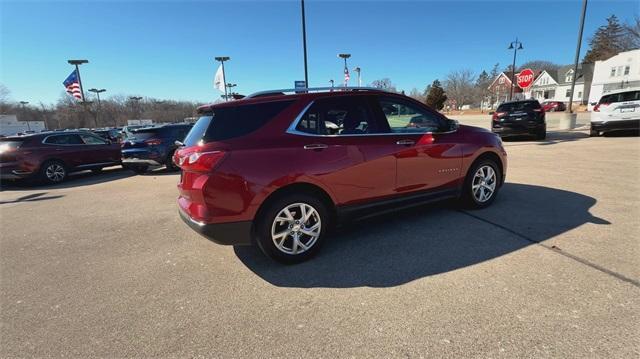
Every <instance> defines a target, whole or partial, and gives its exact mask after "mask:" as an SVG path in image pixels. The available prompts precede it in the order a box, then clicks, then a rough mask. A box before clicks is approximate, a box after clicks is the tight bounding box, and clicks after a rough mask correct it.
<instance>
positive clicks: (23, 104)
mask: <svg viewBox="0 0 640 359" xmlns="http://www.w3.org/2000/svg"><path fill="white" fill-rule="evenodd" d="M28 103H29V101H20V104H21V105H22V116H24V115H25V114H26V113H27V112H26V110H25V105H26V104H28ZM24 118H25V121H26V122H27V131H31V126H30V125H29V119H28V118H27V116H24Z"/></svg>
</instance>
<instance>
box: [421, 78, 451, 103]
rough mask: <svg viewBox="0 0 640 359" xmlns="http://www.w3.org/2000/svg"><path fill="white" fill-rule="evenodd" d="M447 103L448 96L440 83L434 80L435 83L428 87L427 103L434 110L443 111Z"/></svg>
mask: <svg viewBox="0 0 640 359" xmlns="http://www.w3.org/2000/svg"><path fill="white" fill-rule="evenodd" d="M446 101H447V95H446V94H445V92H444V89H443V88H442V85H441V84H440V81H438V80H434V81H433V83H432V84H431V85H429V86H428V87H427V99H426V100H425V103H426V104H427V106H429V107H431V108H433V109H436V110H442V109H443V108H444V103H445V102H446Z"/></svg>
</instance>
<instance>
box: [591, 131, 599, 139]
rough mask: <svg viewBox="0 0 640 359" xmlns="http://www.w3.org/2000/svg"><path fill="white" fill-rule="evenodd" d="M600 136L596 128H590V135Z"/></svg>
mask: <svg viewBox="0 0 640 359" xmlns="http://www.w3.org/2000/svg"><path fill="white" fill-rule="evenodd" d="M598 136H600V132H599V131H596V130H589V137H598Z"/></svg>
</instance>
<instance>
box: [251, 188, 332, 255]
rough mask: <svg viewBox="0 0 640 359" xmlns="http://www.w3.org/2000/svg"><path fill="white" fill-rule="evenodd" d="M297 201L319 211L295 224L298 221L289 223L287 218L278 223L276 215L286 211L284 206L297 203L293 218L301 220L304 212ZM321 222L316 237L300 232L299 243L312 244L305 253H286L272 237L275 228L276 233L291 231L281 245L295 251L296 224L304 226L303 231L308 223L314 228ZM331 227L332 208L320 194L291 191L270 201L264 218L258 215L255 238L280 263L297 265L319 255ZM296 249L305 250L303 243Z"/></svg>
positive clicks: (261, 213) (263, 213)
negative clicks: (301, 211) (305, 220)
mask: <svg viewBox="0 0 640 359" xmlns="http://www.w3.org/2000/svg"><path fill="white" fill-rule="evenodd" d="M296 204H304V205H307V206H310V207H311V208H312V209H314V210H315V213H316V214H314V215H312V216H310V217H309V219H308V220H307V222H305V223H302V224H300V223H297V224H296V223H294V221H292V222H289V223H287V222H286V221H278V222H277V223H274V222H276V216H278V214H279V213H280V212H281V211H284V209H285V208H287V207H289V206H294V209H292V210H291V211H290V213H291V214H292V216H293V219H294V220H296V219H300V217H299V216H300V215H301V213H300V211H299V210H295V205H296ZM318 217H319V218H318ZM318 223H319V224H320V229H319V235H318V236H317V238H316V239H315V240H313V238H314V237H313V236H309V235H307V234H304V233H301V232H297V234H298V235H299V236H300V237H299V238H300V240H299V243H302V244H307V245H308V244H310V247H309V248H308V249H305V250H304V251H303V252H301V253H297V254H291V253H286V252H285V251H284V250H281V249H279V248H278V246H276V243H275V242H274V241H276V240H274V239H272V236H271V231H272V227H273V229H274V231H275V232H276V233H284V232H289V233H290V234H287V235H285V236H284V238H283V239H282V240H281V242H280V244H281V246H283V247H284V248H285V249H291V250H293V248H294V237H293V234H291V233H294V234H295V231H296V228H295V227H292V226H297V227H302V228H300V230H304V229H305V228H304V225H306V224H311V226H310V227H314V225H315V224H318ZM278 227H279V228H278ZM329 228H331V223H330V216H329V211H328V209H327V206H326V204H325V203H324V202H323V201H321V200H320V199H318V198H317V197H314V196H312V195H308V194H304V193H300V194H290V195H286V196H283V197H281V198H278V199H276V200H275V201H273V202H271V203H270V204H268V207H267V208H265V210H263V211H260V218H256V223H255V240H256V243H257V244H258V246H259V247H260V249H261V250H262V252H263V253H264V254H266V255H267V256H268V257H270V258H272V259H274V260H276V261H278V262H280V263H284V264H295V263H300V262H304V261H306V260H308V259H310V258H311V257H313V256H314V255H316V253H317V252H318V251H319V250H320V247H321V246H322V244H323V242H324V238H325V236H326V234H327V232H328V231H329ZM281 238H282V237H281ZM295 248H298V249H299V250H300V249H304V247H300V246H296V247H295Z"/></svg>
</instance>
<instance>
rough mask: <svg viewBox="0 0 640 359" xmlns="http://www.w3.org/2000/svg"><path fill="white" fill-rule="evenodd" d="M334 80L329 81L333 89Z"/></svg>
mask: <svg viewBox="0 0 640 359" xmlns="http://www.w3.org/2000/svg"><path fill="white" fill-rule="evenodd" d="M333 82H334V81H333V79H331V80H329V83H331V88H333Z"/></svg>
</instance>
